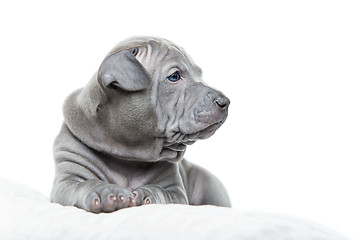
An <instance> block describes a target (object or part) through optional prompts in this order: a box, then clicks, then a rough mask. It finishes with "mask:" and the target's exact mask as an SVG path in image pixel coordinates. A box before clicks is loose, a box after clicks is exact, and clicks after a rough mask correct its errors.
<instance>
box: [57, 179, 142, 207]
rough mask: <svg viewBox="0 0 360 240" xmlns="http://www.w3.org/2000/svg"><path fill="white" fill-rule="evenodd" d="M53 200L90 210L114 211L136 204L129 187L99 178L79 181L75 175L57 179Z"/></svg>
mask: <svg viewBox="0 0 360 240" xmlns="http://www.w3.org/2000/svg"><path fill="white" fill-rule="evenodd" d="M51 201H52V202H56V203H60V204H62V205H70V206H76V207H79V208H82V209H84V210H87V211H89V212H94V213H99V212H113V211H116V210H118V209H122V208H127V207H132V206H135V205H136V202H135V197H134V195H133V193H132V192H131V189H129V188H123V187H121V186H119V185H116V184H110V183H106V182H104V181H101V180H98V179H92V180H85V181H79V180H78V179H76V177H74V176H71V177H70V176H68V177H66V179H63V180H60V181H56V183H55V184H54V187H53V190H52V194H51Z"/></svg>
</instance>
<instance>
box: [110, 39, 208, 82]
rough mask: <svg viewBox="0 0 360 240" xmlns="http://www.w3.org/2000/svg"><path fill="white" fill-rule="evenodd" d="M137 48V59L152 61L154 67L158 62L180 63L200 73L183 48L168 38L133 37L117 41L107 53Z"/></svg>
mask: <svg viewBox="0 0 360 240" xmlns="http://www.w3.org/2000/svg"><path fill="white" fill-rule="evenodd" d="M132 48H139V50H140V51H139V56H138V59H139V60H142V61H141V62H143V63H145V62H147V61H154V63H153V65H154V67H156V66H157V64H158V63H160V62H162V63H164V62H168V63H179V64H180V63H182V64H185V65H186V66H187V67H188V68H192V70H193V71H195V72H196V73H198V74H200V75H201V69H200V68H199V67H198V66H197V65H196V64H195V63H194V61H193V60H192V59H191V57H190V56H189V55H188V54H187V53H186V52H185V50H184V49H183V48H182V47H180V46H177V45H176V44H174V43H172V42H171V41H169V40H166V39H162V38H155V37H133V38H128V39H126V40H124V41H122V42H120V43H118V44H117V45H116V46H115V47H114V48H113V49H112V50H111V51H110V53H109V54H108V55H111V54H113V53H115V52H119V51H122V50H126V49H132Z"/></svg>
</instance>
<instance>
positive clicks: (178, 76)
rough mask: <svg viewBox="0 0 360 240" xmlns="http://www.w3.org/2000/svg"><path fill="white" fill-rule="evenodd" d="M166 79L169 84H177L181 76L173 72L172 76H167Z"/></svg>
mask: <svg viewBox="0 0 360 240" xmlns="http://www.w3.org/2000/svg"><path fill="white" fill-rule="evenodd" d="M167 79H169V80H170V81H171V82H177V81H179V80H180V79H181V76H180V73H179V72H174V73H173V74H171V75H170V76H168V77H167Z"/></svg>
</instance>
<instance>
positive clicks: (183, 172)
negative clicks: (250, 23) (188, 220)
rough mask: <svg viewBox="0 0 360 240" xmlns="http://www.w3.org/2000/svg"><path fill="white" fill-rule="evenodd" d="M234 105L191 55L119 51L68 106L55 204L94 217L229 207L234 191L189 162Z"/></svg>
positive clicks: (125, 46)
mask: <svg viewBox="0 0 360 240" xmlns="http://www.w3.org/2000/svg"><path fill="white" fill-rule="evenodd" d="M229 104H230V102H229V99H228V98H226V97H225V96H224V95H223V94H222V93H221V92H219V91H217V90H215V89H213V88H210V87H208V86H207V85H205V84H204V82H203V81H202V80H201V69H200V68H199V67H198V66H196V65H195V64H194V62H193V61H192V59H191V58H190V57H189V55H187V54H186V53H185V52H184V50H183V49H182V48H180V47H178V46H176V45H175V44H173V43H171V42H169V41H167V40H164V39H159V38H149V37H137V38H130V39H127V40H125V41H123V42H121V43H120V44H118V45H117V46H116V47H115V48H114V49H113V50H112V51H111V52H110V53H109V54H108V55H107V56H106V57H105V60H104V61H103V62H102V64H101V66H100V68H99V70H98V71H97V72H96V74H95V75H94V77H93V78H92V79H91V80H90V82H89V83H88V85H87V86H85V87H84V88H83V89H80V90H78V91H76V92H74V93H73V94H71V95H70V96H69V97H68V98H67V99H66V101H65V104H64V118H65V121H64V124H63V126H62V128H61V131H60V133H59V135H58V136H57V138H56V140H55V143H54V157H55V161H56V175H55V180H54V185H53V189H52V193H51V201H52V202H57V203H60V204H63V205H72V206H77V207H79V208H83V209H85V210H87V211H91V212H96V213H98V212H112V211H116V210H118V209H121V208H126V207H131V206H139V205H143V204H151V203H160V204H166V203H180V204H192V205H201V204H212V205H218V206H227V207H229V206H230V201H229V198H228V195H227V193H226V190H225V188H224V187H223V185H222V184H221V183H220V181H219V180H218V179H217V178H216V177H215V176H213V175H212V174H210V173H209V172H207V171H206V170H204V169H202V168H200V167H198V166H195V165H194V164H191V163H190V162H188V161H186V160H184V159H183V155H184V152H185V149H186V147H187V145H190V144H193V143H194V142H195V141H196V140H198V139H205V138H208V137H210V136H211V135H213V134H214V132H215V131H216V130H217V129H218V128H219V127H220V126H221V125H222V124H223V123H224V121H225V119H226V117H227V112H228V106H229Z"/></svg>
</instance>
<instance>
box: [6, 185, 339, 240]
mask: <svg viewBox="0 0 360 240" xmlns="http://www.w3.org/2000/svg"><path fill="white" fill-rule="evenodd" d="M0 239H10V240H12V239H26V240H29V239H34V240H35V239H36V240H41V239H49V240H50V239H51V240H54V239H65V240H66V239H76V240H78V239H81V240H86V239H110V240H111V239H117V240H118V239H125V240H126V239H131V240H136V239H141V240H144V239H156V240H162V239H166V240H170V239H172V240H173V239H196V240H201V239H206V240H209V239H221V240H226V239H237V240H250V239H251V240H270V239H271V240H285V239H287V240H315V239H316V240H335V239H336V240H345V239H346V238H345V237H343V236H341V235H339V234H337V233H335V232H333V231H331V230H329V229H327V228H325V227H323V226H320V225H318V224H315V223H312V222H308V221H303V220H299V219H296V218H292V217H287V216H280V215H273V214H266V213H259V212H239V211H236V210H233V209H228V208H220V207H214V206H186V205H147V206H142V207H133V208H128V209H123V210H120V211H117V212H114V213H107V214H106V213H102V214H93V213H88V212H86V211H83V210H81V209H78V208H75V207H63V206H60V205H58V204H53V203H50V202H49V200H48V198H47V197H45V196H43V195H42V194H40V193H38V192H36V191H34V190H32V189H30V188H27V187H25V186H22V185H20V184H16V183H13V182H10V181H6V180H2V179H0Z"/></svg>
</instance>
